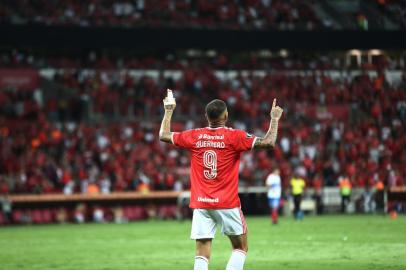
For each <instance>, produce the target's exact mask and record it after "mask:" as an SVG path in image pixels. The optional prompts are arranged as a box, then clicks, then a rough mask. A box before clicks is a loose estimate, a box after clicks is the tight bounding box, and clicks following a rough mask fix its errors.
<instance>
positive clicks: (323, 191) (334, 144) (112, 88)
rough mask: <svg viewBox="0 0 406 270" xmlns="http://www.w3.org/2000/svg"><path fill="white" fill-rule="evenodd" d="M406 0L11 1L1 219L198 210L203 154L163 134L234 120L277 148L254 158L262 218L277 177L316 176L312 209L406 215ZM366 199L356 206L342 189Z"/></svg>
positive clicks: (251, 204)
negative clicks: (169, 95)
mask: <svg viewBox="0 0 406 270" xmlns="http://www.w3.org/2000/svg"><path fill="white" fill-rule="evenodd" d="M405 29H406V1H404V0H392V1H390V0H376V1H375V0H369V1H367V0H322V1H310V0H309V1H300V0H286V1H282V0H232V1H221V0H216V1H214V0H207V1H203V0H198V1H194V0H180V1H174V0H151V1H146V0H145V1H144V0H131V1H130V0H129V1H110V0H91V1H70V0H67V1H62V0H52V1H49V0H47V1H45V0H3V1H1V3H0V198H1V199H0V200H1V202H2V212H1V213H0V224H21V223H22V224H25V223H27V224H31V223H57V222H58V223H65V222H78V223H82V222H89V221H95V222H107V221H109V222H118V223H121V222H127V221H132V220H140V219H148V218H159V219H175V218H177V219H183V218H186V217H188V216H189V215H190V213H189V210H188V209H187V203H188V196H189V193H188V189H189V188H190V182H189V169H188V168H189V155H188V153H187V152H186V151H183V150H181V149H178V148H175V147H173V146H170V145H166V144H163V143H161V142H159V140H158V130H159V126H160V121H161V118H162V116H163V106H162V99H163V97H164V96H165V94H166V89H167V88H170V89H173V90H174V93H175V97H176V99H177V108H176V111H175V114H174V118H173V124H172V130H173V131H180V130H184V129H191V128H196V127H201V126H205V125H206V121H205V118H204V106H205V104H206V103H207V102H208V101H210V100H212V99H214V98H220V99H223V100H225V101H226V102H227V104H228V109H229V112H230V120H229V125H230V126H232V127H235V128H240V129H244V130H246V131H248V132H251V133H253V134H255V135H258V136H261V135H264V133H265V131H266V130H267V128H268V124H269V112H270V104H271V102H272V100H273V98H275V97H276V98H277V100H278V103H279V104H280V106H281V107H283V108H284V116H283V118H282V119H281V121H280V127H279V137H278V142H277V146H276V147H275V149H272V150H269V151H266V150H261V151H252V152H248V153H246V154H244V155H243V157H242V162H241V167H240V197H241V200H242V205H243V209H244V211H245V212H246V213H247V214H256V215H259V214H268V212H269V210H268V205H267V201H266V191H267V188H266V187H265V180H266V177H267V176H268V175H269V174H270V173H271V171H272V170H273V169H275V168H279V169H280V172H281V178H282V185H283V205H282V206H281V210H280V211H281V212H283V213H284V214H285V215H290V213H291V209H292V203H291V195H290V193H291V192H290V180H291V178H292V177H293V176H296V177H300V178H303V179H304V180H305V182H306V189H305V191H304V194H303V204H302V208H303V210H304V212H305V213H313V214H325V213H335V212H339V211H342V212H344V213H382V214H385V213H391V214H392V215H395V214H397V213H405V208H404V207H402V206H404V201H405V194H406V166H405V165H406V40H405V38H404V37H405V34H406V32H405ZM342 179H346V180H348V181H349V182H350V200H349V203H348V204H346V207H345V209H342V207H341V200H342V195H343V193H342V185H341V188H340V182H341V180H342Z"/></svg>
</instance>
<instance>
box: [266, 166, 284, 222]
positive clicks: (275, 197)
mask: <svg viewBox="0 0 406 270" xmlns="http://www.w3.org/2000/svg"><path fill="white" fill-rule="evenodd" d="M279 174H280V171H279V169H275V170H274V171H273V172H272V173H271V174H270V175H268V177H267V178H266V186H267V188H268V202H269V207H270V209H271V219H272V224H277V223H278V210H279V203H280V199H281V194H282V187H281V177H280V175H279Z"/></svg>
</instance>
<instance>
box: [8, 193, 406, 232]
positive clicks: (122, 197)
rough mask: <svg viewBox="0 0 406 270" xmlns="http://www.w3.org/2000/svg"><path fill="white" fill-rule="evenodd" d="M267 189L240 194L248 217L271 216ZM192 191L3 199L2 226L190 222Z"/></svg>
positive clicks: (306, 203) (327, 203) (307, 196)
mask: <svg viewBox="0 0 406 270" xmlns="http://www.w3.org/2000/svg"><path fill="white" fill-rule="evenodd" d="M364 191H365V190H364V189H362V188H354V189H353V191H352V195H351V202H352V205H351V209H352V211H356V208H357V205H356V204H357V202H359V201H360V200H362V198H363V196H364ZM266 192H267V188H266V187H241V188H240V189H239V194H240V198H241V203H242V208H243V211H244V213H246V214H248V215H250V214H254V215H263V214H267V213H269V208H268V203H267V198H266ZM384 195H385V196H384V199H385V208H384V210H385V211H387V210H388V208H390V207H391V203H393V202H406V187H395V188H391V189H390V190H387V192H385V194H384ZM189 199H190V192H189V191H181V192H180V191H152V192H146V193H140V192H115V193H110V194H71V195H64V194H41V195H34V194H27V195H7V196H0V202H1V203H2V209H3V211H2V212H0V224H6V223H54V222H58V220H59V219H58V216H59V215H60V214H61V211H62V212H66V221H67V222H70V221H73V220H74V218H75V213H76V212H77V211H78V207H81V206H83V207H85V209H86V210H83V212H84V213H85V214H84V220H85V221H91V220H92V219H93V216H92V215H93V212H92V211H94V210H95V209H99V210H101V211H103V213H104V215H105V217H106V218H105V219H106V221H114V220H115V218H116V216H117V213H120V215H122V217H123V219H124V220H126V221H133V220H140V219H147V218H151V217H157V218H186V217H189V216H190V210H188V203H189ZM321 203H322V205H323V209H324V212H327V213H329V212H337V211H339V209H340V204H341V197H340V193H339V189H338V188H336V187H326V188H323V190H322V192H321ZM302 205H303V210H305V211H307V212H309V213H316V207H317V204H316V203H315V190H314V189H312V188H309V189H306V191H305V193H304V195H303V204H302ZM282 206H283V207H282V209H283V212H284V213H285V214H286V215H289V214H290V212H291V210H292V201H291V199H290V196H286V199H285V200H284V201H283V204H282Z"/></svg>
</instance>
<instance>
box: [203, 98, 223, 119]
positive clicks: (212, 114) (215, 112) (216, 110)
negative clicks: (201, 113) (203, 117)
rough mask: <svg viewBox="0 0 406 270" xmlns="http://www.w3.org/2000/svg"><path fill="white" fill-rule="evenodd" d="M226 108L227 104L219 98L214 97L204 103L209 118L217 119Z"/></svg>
mask: <svg viewBox="0 0 406 270" xmlns="http://www.w3.org/2000/svg"><path fill="white" fill-rule="evenodd" d="M226 110H227V105H226V103H225V102H224V101H222V100H220V99H214V100H212V101H210V102H209V103H208V104H207V105H206V114H207V117H208V118H209V120H217V119H219V118H220V116H221V115H222V114H223V113H224V112H225V111H226Z"/></svg>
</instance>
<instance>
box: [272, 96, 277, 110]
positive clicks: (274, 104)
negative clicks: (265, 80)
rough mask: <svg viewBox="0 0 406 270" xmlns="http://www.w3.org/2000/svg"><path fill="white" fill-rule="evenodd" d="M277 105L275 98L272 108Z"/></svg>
mask: <svg viewBox="0 0 406 270" xmlns="http://www.w3.org/2000/svg"><path fill="white" fill-rule="evenodd" d="M275 106H276V98H274V99H273V103H272V108H275Z"/></svg>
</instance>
